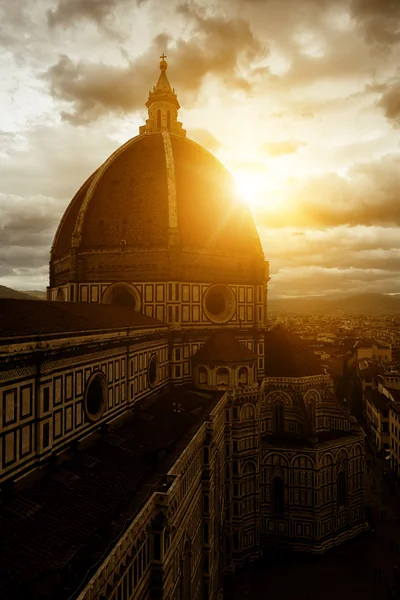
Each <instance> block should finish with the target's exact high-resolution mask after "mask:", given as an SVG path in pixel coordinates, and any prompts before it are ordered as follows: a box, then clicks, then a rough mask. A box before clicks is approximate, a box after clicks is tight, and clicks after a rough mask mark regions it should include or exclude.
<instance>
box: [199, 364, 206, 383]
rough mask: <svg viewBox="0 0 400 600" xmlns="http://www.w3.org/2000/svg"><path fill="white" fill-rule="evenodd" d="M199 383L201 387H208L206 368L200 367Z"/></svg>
mask: <svg viewBox="0 0 400 600" xmlns="http://www.w3.org/2000/svg"><path fill="white" fill-rule="evenodd" d="M199 383H200V384H201V385H207V383H208V373H207V369H206V368H205V367H199Z"/></svg>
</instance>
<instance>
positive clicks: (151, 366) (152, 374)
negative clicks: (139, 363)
mask: <svg viewBox="0 0 400 600" xmlns="http://www.w3.org/2000/svg"><path fill="white" fill-rule="evenodd" d="M147 380H148V382H149V386H150V387H152V388H153V387H155V386H156V385H157V383H158V357H157V354H153V355H152V357H151V358H150V360H149V362H148V364H147Z"/></svg>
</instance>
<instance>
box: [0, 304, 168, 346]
mask: <svg viewBox="0 0 400 600" xmlns="http://www.w3.org/2000/svg"><path fill="white" fill-rule="evenodd" d="M157 325H161V323H160V321H157V320H156V319H153V318H152V317H148V316H147V315H144V314H142V313H139V312H136V311H132V310H128V309H126V308H121V307H119V306H116V305H113V304H97V303H92V302H91V303H83V302H49V301H46V300H36V301H34V302H32V301H31V300H14V299H9V298H4V299H0V339H1V338H9V337H23V336H35V335H45V334H52V333H56V334H59V333H71V332H82V331H92V330H96V329H98V330H101V329H119V328H124V327H151V326H157Z"/></svg>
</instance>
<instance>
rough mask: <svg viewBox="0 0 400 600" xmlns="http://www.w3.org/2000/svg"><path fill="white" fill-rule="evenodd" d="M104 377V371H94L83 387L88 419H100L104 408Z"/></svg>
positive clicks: (105, 387) (105, 386)
mask: <svg viewBox="0 0 400 600" xmlns="http://www.w3.org/2000/svg"><path fill="white" fill-rule="evenodd" d="M106 390H107V385H106V378H105V376H104V373H102V372H101V373H99V372H97V373H94V374H93V375H92V376H91V377H90V379H89V381H88V383H87V385H86V389H85V397H84V406H85V413H86V416H87V418H88V419H89V421H92V422H95V421H98V420H99V419H101V417H102V416H103V413H104V411H105V409H106Z"/></svg>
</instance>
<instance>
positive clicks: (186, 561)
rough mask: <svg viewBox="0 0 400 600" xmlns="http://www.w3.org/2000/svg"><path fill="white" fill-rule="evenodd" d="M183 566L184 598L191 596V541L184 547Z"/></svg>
mask: <svg viewBox="0 0 400 600" xmlns="http://www.w3.org/2000/svg"><path fill="white" fill-rule="evenodd" d="M182 563H183V565H182V566H183V568H182V579H183V581H182V583H183V585H182V598H190V587H191V586H190V579H191V564H190V563H191V551H190V543H189V541H187V542H186V544H185V547H184V549H183V561H182Z"/></svg>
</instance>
